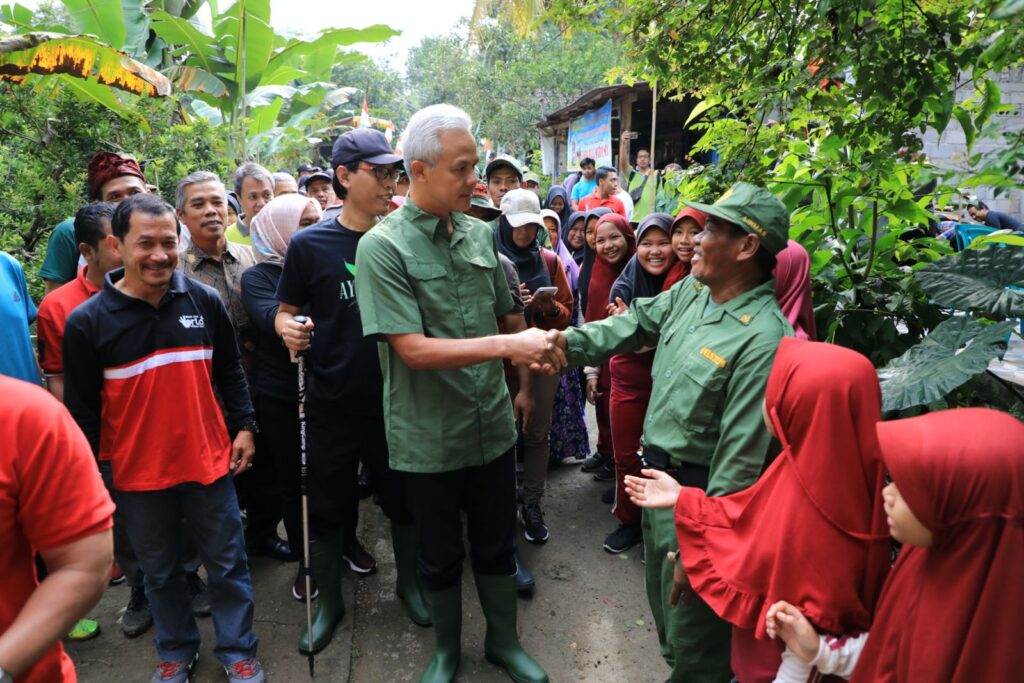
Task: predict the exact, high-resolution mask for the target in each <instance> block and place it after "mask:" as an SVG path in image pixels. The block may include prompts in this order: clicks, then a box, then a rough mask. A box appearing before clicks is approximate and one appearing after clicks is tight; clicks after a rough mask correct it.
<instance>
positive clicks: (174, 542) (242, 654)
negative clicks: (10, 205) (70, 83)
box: [63, 195, 264, 683]
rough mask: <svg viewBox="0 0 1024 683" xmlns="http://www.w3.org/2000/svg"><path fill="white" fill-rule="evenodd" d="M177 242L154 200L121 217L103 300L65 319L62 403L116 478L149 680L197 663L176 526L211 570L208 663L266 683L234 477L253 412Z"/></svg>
mask: <svg viewBox="0 0 1024 683" xmlns="http://www.w3.org/2000/svg"><path fill="white" fill-rule="evenodd" d="M178 229H179V228H178V221H177V218H176V216H175V213H174V208H173V207H171V206H170V205H169V204H167V203H166V202H164V201H163V200H162V199H160V198H159V197H158V196H156V195H137V196H134V197H131V198H129V199H127V200H125V201H124V202H122V203H121V204H119V205H118V207H117V209H116V210H115V212H114V215H113V218H112V219H111V232H112V235H110V236H108V237H107V240H109V241H110V244H111V246H113V247H114V248H116V249H117V250H118V252H120V254H121V259H122V261H123V263H124V268H123V269H120V270H114V271H111V272H110V273H108V274H107V276H106V279H105V282H104V284H103V289H102V291H101V292H100V293H98V294H97V295H95V296H94V297H92V298H91V299H90V300H88V301H87V302H85V303H84V304H82V305H81V306H79V307H78V308H77V309H75V311H74V312H73V313H72V314H71V315H70V316H69V317H68V321H67V326H66V328H65V333H64V344H63V349H64V376H65V379H64V383H65V386H64V400H65V403H66V405H67V407H68V409H69V410H70V411H71V414H72V415H73V416H74V418H75V420H76V422H78V425H79V426H80V427H81V428H82V431H83V432H85V435H86V437H87V438H88V440H89V443H90V445H91V446H92V449H93V452H94V453H95V454H96V456H97V457H98V458H99V459H101V460H109V461H110V464H111V469H112V470H113V476H114V490H115V501H116V503H117V505H118V506H119V507H121V508H122V510H123V511H124V512H125V519H126V526H127V530H128V535H129V538H130V539H131V542H132V546H133V547H134V549H135V552H136V555H137V556H138V560H139V564H140V565H141V567H142V570H143V572H144V573H145V576H146V579H145V580H146V593H147V595H148V596H149V600H150V605H151V607H152V611H153V620H154V622H155V624H156V631H157V633H156V639H155V644H156V648H157V653H158V655H159V657H160V663H159V665H158V666H157V669H156V671H155V672H154V674H153V678H152V680H153V681H165V682H166V681H170V682H173V683H178V682H182V683H183V682H184V681H185V680H186V679H187V677H188V673H189V670H190V669H191V667H192V666H193V665H194V662H195V660H196V658H197V657H198V651H199V641H200V637H199V631H198V630H197V628H196V625H195V620H194V619H193V616H192V611H191V607H190V601H189V597H188V593H187V586H186V580H185V570H184V567H183V565H182V556H181V551H180V545H179V543H178V539H179V536H180V533H181V532H180V529H181V520H182V519H184V520H185V522H186V524H187V525H188V527H189V528H190V530H191V532H192V534H193V535H194V537H195V541H196V545H197V546H198V549H199V554H200V556H201V557H202V559H203V563H204V565H205V566H206V570H207V575H208V582H209V590H210V594H211V603H212V606H213V620H214V630H215V632H216V641H217V642H216V645H215V648H214V652H215V654H216V656H217V658H218V659H219V660H220V662H221V663H222V664H223V665H224V667H225V669H226V671H227V674H228V680H229V681H249V682H252V683H261V682H262V681H263V680H264V673H263V669H262V667H261V666H260V664H259V661H258V660H257V659H256V645H257V639H256V636H255V634H254V633H253V631H252V620H253V593H252V580H251V578H250V575H249V565H248V559H247V557H246V554H245V540H244V535H243V532H242V521H241V516H240V513H239V509H238V501H237V499H236V498H235V490H234V487H233V485H232V482H231V478H230V475H232V474H240V473H242V472H244V471H245V470H247V469H248V468H249V467H250V466H251V462H252V456H253V451H254V446H253V433H254V432H255V431H256V426H255V421H254V419H253V415H254V414H253V408H252V404H251V402H250V400H249V392H248V388H247V386H246V382H245V375H244V374H243V372H242V366H241V363H240V360H239V353H238V346H237V344H236V342H235V333H234V330H233V328H232V326H231V320H230V318H229V317H228V313H227V310H226V309H225V308H224V304H223V303H221V300H220V298H219V296H218V295H217V293H216V291H214V290H213V289H211V288H209V287H206V286H205V285H202V284H199V283H197V282H194V281H192V280H189V279H188V278H186V277H185V276H183V275H181V274H180V273H176V272H175V266H176V265H177V261H178V252H177V249H178ZM214 383H216V385H217V390H218V392H219V394H220V396H221V398H222V400H223V403H224V413H223V416H222V413H221V410H220V406H219V405H218V403H217V399H216V397H215V395H214V390H213V385H214ZM230 435H234V436H233V438H232V437H231V436H230Z"/></svg>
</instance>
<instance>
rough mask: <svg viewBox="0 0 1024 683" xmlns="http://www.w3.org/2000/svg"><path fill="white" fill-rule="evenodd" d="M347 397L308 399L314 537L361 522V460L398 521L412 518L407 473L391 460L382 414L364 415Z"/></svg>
mask: <svg viewBox="0 0 1024 683" xmlns="http://www.w3.org/2000/svg"><path fill="white" fill-rule="evenodd" d="M354 407H356V406H351V405H348V404H345V403H343V402H333V401H331V402H328V401H318V400H315V399H313V398H311V399H309V400H307V401H306V418H307V419H306V461H307V463H308V465H309V486H308V491H309V527H310V536H312V537H313V538H327V537H331V536H336V535H338V534H339V533H340V534H342V537H343V540H344V542H345V544H346V545H347V544H348V543H349V542H350V541H351V540H352V539H354V538H355V537H356V526H357V524H358V523H359V463H360V462H362V463H363V466H364V467H366V468H368V470H369V472H370V479H371V481H372V482H373V490H374V493H375V494H376V498H377V502H378V504H379V505H380V507H381V509H382V510H383V511H384V515H385V516H386V517H387V518H388V519H390V520H391V521H393V522H398V523H400V524H412V515H411V514H410V512H409V507H408V505H407V503H406V499H405V491H404V488H403V484H402V475H401V474H400V473H397V472H393V471H392V470H391V468H390V467H389V466H388V443H387V438H386V436H385V434H384V416H383V415H361V414H358V413H354V412H353V408H354Z"/></svg>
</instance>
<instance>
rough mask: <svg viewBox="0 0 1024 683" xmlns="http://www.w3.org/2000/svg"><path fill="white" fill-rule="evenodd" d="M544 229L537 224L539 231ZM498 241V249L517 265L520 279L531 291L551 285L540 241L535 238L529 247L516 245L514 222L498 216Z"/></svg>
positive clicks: (496, 237)
mask: <svg viewBox="0 0 1024 683" xmlns="http://www.w3.org/2000/svg"><path fill="white" fill-rule="evenodd" d="M541 230H544V226H543V225H539V226H537V232H538V233H539V232H540V231H541ZM494 239H495V240H497V243H498V251H499V252H501V253H502V254H504V255H505V256H506V257H507V258H508V259H509V260H510V261H512V263H514V264H515V266H516V271H518V273H519V281H520V282H522V283H523V284H524V285H526V288H527V289H528V290H530V292H531V293H532V292H536V291H537V289H538V288H540V287H550V286H551V275H550V274H549V273H548V267H547V265H545V263H544V257H543V256H541V254H540V249H541V247H540V243H539V242H538V241H537V239H536V238H534V240H533V242H532V243H531V244H530V246H528V247H520V246H518V245H516V243H515V241H513V239H512V224H511V223H509V222H508V218H506V217H505V216H501V217H499V218H498V230H497V231H496V232H495V234H494Z"/></svg>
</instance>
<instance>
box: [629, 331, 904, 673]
mask: <svg viewBox="0 0 1024 683" xmlns="http://www.w3.org/2000/svg"><path fill="white" fill-rule="evenodd" d="M764 409H765V417H766V422H767V423H768V425H769V428H770V430H771V431H772V433H773V434H774V435H775V436H776V437H777V438H778V439H779V441H780V442H781V444H782V452H781V454H780V455H779V456H778V457H777V458H776V459H775V461H774V462H773V463H772V464H771V465H770V466H769V467H768V469H767V470H766V471H765V473H764V474H763V475H762V476H761V478H760V479H759V480H758V481H757V483H755V484H754V485H753V486H751V487H750V488H748V489H746V490H744V491H740V492H737V493H733V494H730V495H727V496H721V497H708V496H707V495H706V494H705V493H704V492H703V491H702V490H700V489H696V488H689V487H687V488H681V487H680V486H679V485H678V484H677V483H676V481H675V480H674V479H672V478H671V476H669V475H667V474H665V473H663V472H655V471H652V470H644V471H643V474H644V476H646V477H652V479H643V478H640V477H629V478H628V479H627V488H628V489H629V491H630V495H631V496H632V497H633V498H634V500H635V501H636V502H637V504H638V505H640V506H641V507H668V506H670V505H673V504H674V505H675V510H676V530H677V534H678V536H679V548H680V555H679V560H680V562H681V565H682V566H681V568H682V569H684V570H685V575H686V577H687V578H688V579H689V584H690V586H691V587H692V590H693V591H694V592H695V593H697V594H698V595H699V596H700V597H701V598H702V599H703V600H704V601H705V602H707V604H708V605H709V606H711V608H712V609H713V610H714V611H715V612H716V613H717V614H718V615H719V616H721V617H722V618H723V619H725V620H726V621H729V622H731V623H732V624H733V626H734V629H733V654H732V665H733V672H734V673H735V674H736V676H737V679H738V680H739V681H740V683H751V682H752V681H753V682H760V681H772V680H773V679H774V678H775V674H776V672H777V671H778V670H779V667H780V665H781V662H782V646H781V644H777V643H772V642H771V641H768V640H766V636H767V634H766V621H765V617H766V614H767V612H768V609H769V607H770V606H772V604H773V603H774V602H776V601H778V600H780V599H783V598H785V599H788V600H791V601H792V602H793V603H794V604H795V605H797V607H798V609H799V610H800V612H802V613H803V614H806V615H807V617H808V618H809V619H810V620H811V622H813V624H814V625H815V627H817V628H818V629H819V630H821V631H824V632H828V633H834V634H856V633H860V632H863V631H866V630H867V628H868V626H869V625H870V623H871V617H872V615H873V613H874V610H875V604H876V602H877V600H878V596H879V593H880V591H881V588H882V584H883V582H884V579H885V575H886V572H887V571H888V568H889V540H888V533H887V530H886V525H885V514H884V512H883V510H882V500H881V499H882V494H881V491H882V486H883V485H884V476H885V469H884V466H883V464H882V461H881V458H880V457H879V448H878V441H877V439H876V436H875V425H876V424H877V422H878V421H879V419H880V417H881V396H880V391H879V386H878V379H877V375H876V374H875V368H874V366H872V364H871V362H870V361H868V359H867V358H865V357H864V356H862V355H860V354H859V353H856V352H854V351H851V350H849V349H845V348H842V347H839V346H835V345H832V344H820V343H814V342H805V341H800V340H797V339H791V338H786V339H783V340H782V342H781V344H780V345H779V350H778V352H777V354H776V356H775V364H774V365H773V367H772V372H771V374H770V375H769V377H768V384H767V386H766V389H765V401H764ZM649 561H651V560H649Z"/></svg>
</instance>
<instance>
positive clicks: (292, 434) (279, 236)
mask: <svg viewBox="0 0 1024 683" xmlns="http://www.w3.org/2000/svg"><path fill="white" fill-rule="evenodd" d="M321 215H322V210H321V209H320V203H319V202H317V201H316V200H315V199H313V198H312V197H305V196H303V195H298V194H283V195H281V196H279V197H275V198H274V199H272V200H271V201H270V203H269V204H267V205H266V206H265V207H263V210H262V211H260V212H259V213H258V214H257V215H256V218H254V219H253V221H252V223H251V225H250V235H251V236H252V249H253V255H254V256H255V257H256V265H254V266H252V267H251V268H249V269H248V270H246V271H245V273H243V274H242V305H243V306H245V310H246V312H247V313H248V314H249V318H250V319H251V320H252V323H253V326H254V327H255V328H256V362H255V363H254V364H253V368H254V371H253V377H252V394H253V402H254V404H255V408H256V419H257V420H258V422H259V425H260V431H259V434H257V435H256V448H257V449H259V451H260V452H261V453H264V454H267V457H266V458H265V461H264V463H263V464H262V465H261V466H263V467H274V468H275V475H276V477H275V479H276V481H277V484H278V492H279V495H280V497H281V508H282V513H283V517H284V528H285V531H286V532H287V534H288V541H289V542H290V543H291V544H292V547H298V545H297V544H298V542H299V541H300V539H302V525H301V515H300V501H301V498H300V496H299V418H298V402H299V398H298V376H297V375H296V369H295V368H296V365H295V364H294V363H292V362H291V357H290V355H289V353H288V349H286V348H285V347H284V346H283V345H282V344H281V339H280V337H278V336H277V333H276V332H275V331H274V318H275V317H276V316H277V306H278V298H277V284H278V282H279V281H280V280H281V272H282V269H283V268H284V255H285V251H286V250H287V249H288V243H289V242H290V241H291V238H292V235H294V234H295V232H296V231H298V230H301V229H302V228H305V227H307V226H310V225H313V224H314V223H317V222H319V220H320V217H321ZM300 565H301V558H300ZM311 586H312V590H313V597H316V594H317V590H316V584H315V583H314V584H311ZM305 592H306V583H305V580H304V577H303V574H302V567H301V566H300V567H299V573H298V575H297V576H296V577H295V583H294V584H293V585H292V597H294V598H295V599H296V600H305V599H306V595H305Z"/></svg>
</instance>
